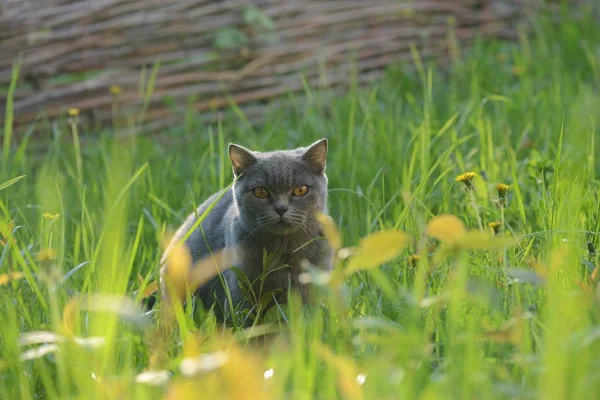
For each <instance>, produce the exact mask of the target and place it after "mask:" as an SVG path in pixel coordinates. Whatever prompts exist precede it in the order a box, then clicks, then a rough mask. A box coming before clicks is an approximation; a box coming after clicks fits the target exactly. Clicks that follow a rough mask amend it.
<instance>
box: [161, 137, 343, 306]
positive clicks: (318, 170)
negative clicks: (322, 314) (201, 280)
mask: <svg viewBox="0 0 600 400" xmlns="http://www.w3.org/2000/svg"><path fill="white" fill-rule="evenodd" d="M326 156H327V139H321V140H319V141H317V142H315V143H313V144H312V145H310V146H308V147H300V148H296V149H293V150H278V151H271V152H258V151H252V150H249V149H247V148H244V147H242V146H239V145H236V144H230V145H229V159H230V162H231V166H232V169H233V174H234V178H235V180H234V183H233V185H232V186H231V187H230V188H229V189H227V190H226V191H225V193H222V192H221V193H215V194H213V195H212V196H210V197H209V198H208V199H207V200H206V201H205V202H204V203H203V204H201V205H200V206H199V207H198V209H197V210H196V212H194V213H192V214H191V215H190V216H189V217H188V218H187V220H186V221H185V222H184V223H183V225H182V226H181V227H180V228H179V229H178V230H177V232H176V233H175V235H174V237H173V239H172V240H171V242H170V244H169V246H168V247H167V250H166V251H165V254H163V257H162V260H161V265H162V268H161V293H162V296H163V297H164V298H168V293H167V285H166V283H165V277H166V276H167V275H166V272H167V270H168V268H169V263H168V258H167V257H168V254H169V250H170V249H172V248H173V247H174V246H175V244H176V243H180V242H181V240H182V239H183V238H184V236H185V235H186V234H187V233H188V231H190V229H191V228H193V227H194V225H195V224H196V222H197V221H198V219H197V218H198V216H200V215H202V214H203V213H204V212H205V211H206V210H208V209H209V208H210V207H211V206H213V208H212V209H211V210H210V211H209V212H208V214H207V215H206V217H205V219H204V220H202V222H201V224H200V225H201V228H202V229H200V227H198V228H196V229H195V230H194V231H193V232H192V233H191V234H190V235H189V236H188V238H187V239H186V240H185V241H184V247H185V248H186V249H187V250H189V252H190V254H191V261H192V262H193V263H194V264H196V263H198V262H199V261H200V260H202V259H210V257H211V256H213V255H214V254H215V252H219V251H222V250H224V249H226V250H227V249H228V250H229V251H230V254H231V257H229V258H225V259H227V260H229V261H231V264H230V265H226V266H225V267H230V266H235V267H238V268H239V269H240V270H241V271H243V272H244V274H245V275H246V276H247V278H248V280H249V281H250V282H253V283H255V284H254V286H253V290H254V292H255V294H257V297H256V298H260V297H258V296H259V294H258V290H259V289H260V291H261V292H262V293H271V292H272V293H273V294H275V293H277V295H278V296H279V300H281V299H283V300H284V299H285V298H284V297H281V296H282V295H286V294H287V290H288V288H291V289H292V290H298V291H299V292H300V295H301V298H302V300H303V302H305V303H306V302H308V301H309V293H308V287H307V285H305V284H303V283H301V279H299V274H300V273H301V271H302V266H301V264H303V262H304V261H305V260H306V261H308V262H309V263H310V264H312V265H313V266H316V267H320V268H323V269H326V270H329V269H331V268H332V256H333V254H332V250H331V248H330V246H329V245H328V243H327V242H326V241H325V240H323V239H322V236H323V234H322V232H321V227H320V224H319V222H318V221H317V218H316V215H317V213H319V212H320V213H324V214H327V184H328V180H327V175H326V173H325V167H326ZM265 251H266V252H267V254H273V255H275V256H274V257H275V258H276V260H278V265H280V266H281V267H278V268H275V269H273V270H272V272H269V273H268V274H266V275H265V276H264V279H262V280H261V279H258V278H260V277H261V275H262V274H263V257H264V254H265ZM200 272H201V271H200ZM221 272H222V274H221V276H215V277H213V278H212V279H211V280H210V281H208V283H206V284H204V285H203V286H202V287H200V288H199V289H198V290H197V291H196V292H195V295H196V296H197V297H198V298H199V299H201V300H202V303H203V304H204V307H205V308H206V309H209V308H211V307H212V306H213V305H215V313H216V314H217V315H218V317H223V316H224V315H225V313H226V312H227V310H231V309H232V308H234V309H235V307H236V306H238V305H239V304H243V305H245V306H246V307H251V306H252V305H251V304H249V303H248V299H247V298H245V296H244V293H243V291H242V290H241V289H240V288H239V285H238V282H237V278H236V275H235V273H234V271H232V270H231V269H226V270H224V271H221ZM221 277H222V279H221ZM223 281H225V282H226V283H227V286H228V288H229V291H230V295H231V300H232V303H233V304H232V305H229V302H228V297H227V295H226V291H225V289H224V286H223ZM259 282H260V285H259V284H258V283H259ZM276 298H277V297H276Z"/></svg>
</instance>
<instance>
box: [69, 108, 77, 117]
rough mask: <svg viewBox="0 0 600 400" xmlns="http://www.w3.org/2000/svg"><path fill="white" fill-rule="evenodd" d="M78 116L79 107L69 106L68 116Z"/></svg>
mask: <svg viewBox="0 0 600 400" xmlns="http://www.w3.org/2000/svg"><path fill="white" fill-rule="evenodd" d="M78 116H79V108H69V117H73V118H75V117H78Z"/></svg>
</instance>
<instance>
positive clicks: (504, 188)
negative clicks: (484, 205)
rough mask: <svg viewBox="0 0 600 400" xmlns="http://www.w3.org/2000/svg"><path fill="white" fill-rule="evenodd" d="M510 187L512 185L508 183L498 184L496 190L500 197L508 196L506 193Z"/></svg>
mask: <svg viewBox="0 0 600 400" xmlns="http://www.w3.org/2000/svg"><path fill="white" fill-rule="evenodd" d="M508 189H510V185H507V184H506V183H499V184H497V185H496V190H497V191H498V197H500V198H502V197H506V193H507V192H508Z"/></svg>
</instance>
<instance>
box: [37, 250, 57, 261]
mask: <svg viewBox="0 0 600 400" xmlns="http://www.w3.org/2000/svg"><path fill="white" fill-rule="evenodd" d="M54 257H56V250H54V249H53V248H47V249H44V250H40V251H39V252H38V254H37V259H38V260H39V261H46V260H51V259H53V258H54Z"/></svg>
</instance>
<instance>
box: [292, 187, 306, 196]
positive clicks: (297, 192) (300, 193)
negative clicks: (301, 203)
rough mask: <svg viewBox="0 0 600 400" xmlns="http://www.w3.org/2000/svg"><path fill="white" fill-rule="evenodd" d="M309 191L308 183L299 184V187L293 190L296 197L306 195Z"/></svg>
mask: <svg viewBox="0 0 600 400" xmlns="http://www.w3.org/2000/svg"><path fill="white" fill-rule="evenodd" d="M307 193H308V186H306V185H302V186H298V187H297V188H295V189H294V190H292V195H294V196H296V197H302V196H306V194H307Z"/></svg>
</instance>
